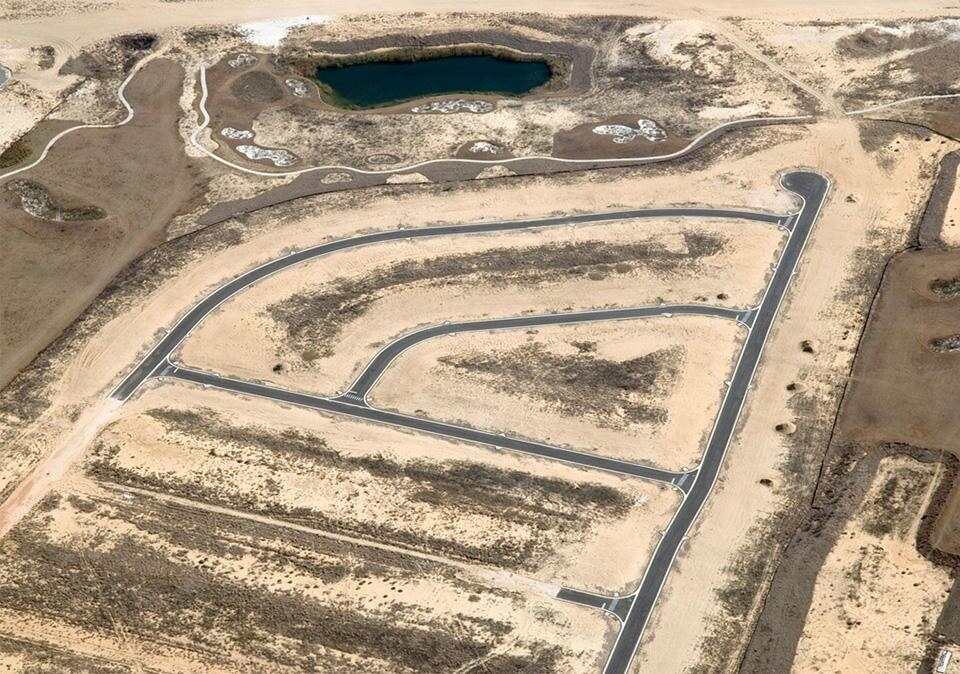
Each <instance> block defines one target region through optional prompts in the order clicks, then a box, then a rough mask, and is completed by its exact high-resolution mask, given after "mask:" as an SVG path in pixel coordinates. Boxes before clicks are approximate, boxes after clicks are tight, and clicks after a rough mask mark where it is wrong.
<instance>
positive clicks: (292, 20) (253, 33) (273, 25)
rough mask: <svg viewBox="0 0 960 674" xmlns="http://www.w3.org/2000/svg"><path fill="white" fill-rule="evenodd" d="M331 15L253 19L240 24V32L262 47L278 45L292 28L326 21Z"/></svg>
mask: <svg viewBox="0 0 960 674" xmlns="http://www.w3.org/2000/svg"><path fill="white" fill-rule="evenodd" d="M329 20H330V17H329V16H323V15H313V16H291V17H288V18H285V19H271V20H269V21H252V22H250V23H242V24H240V32H241V33H244V34H245V35H246V36H247V39H248V40H250V42H252V43H253V44H256V45H260V46H261V47H276V46H277V45H278V44H280V40H282V39H283V38H285V37H286V36H287V32H289V30H290V29H291V28H296V27H298V26H306V25H308V24H317V23H326V22H327V21H329Z"/></svg>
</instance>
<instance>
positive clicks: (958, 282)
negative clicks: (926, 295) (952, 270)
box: [930, 276, 960, 299]
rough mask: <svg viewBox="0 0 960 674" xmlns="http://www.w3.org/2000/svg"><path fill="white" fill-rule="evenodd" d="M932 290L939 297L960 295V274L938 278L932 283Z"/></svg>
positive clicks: (948, 297) (950, 297)
mask: <svg viewBox="0 0 960 674" xmlns="http://www.w3.org/2000/svg"><path fill="white" fill-rule="evenodd" d="M930 290H931V292H933V294H934V295H936V296H937V297H943V298H945V299H953V298H955V297H960V276H954V277H952V278H945V279H937V280H935V281H933V282H932V283H931V284H930Z"/></svg>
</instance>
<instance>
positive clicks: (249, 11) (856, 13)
mask: <svg viewBox="0 0 960 674" xmlns="http://www.w3.org/2000/svg"><path fill="white" fill-rule="evenodd" d="M951 7H952V5H951V2H950V1H949V0H934V1H933V2H928V3H924V5H923V6H909V7H908V6H905V5H904V4H903V3H901V2H895V1H894V0H879V1H877V2H870V3H866V2H855V3H849V4H846V5H842V6H837V5H836V4H835V3H832V2H828V1H827V0H817V1H816V2H813V3H804V4H802V5H798V4H797V3H796V2H793V1H792V0H761V1H758V2H751V3H750V4H748V5H744V4H743V3H742V2H736V1H735V0H720V1H719V2H713V3H710V4H709V5H706V6H703V5H702V3H697V2H691V1H690V0H683V1H681V2H677V3H673V4H671V5H664V4H662V3H655V2H648V1H644V2H639V3H636V4H633V5H630V6H629V7H624V6H623V4H622V3H617V2H612V1H611V0H590V1H588V2H573V1H571V0H561V1H559V2H555V3H551V4H550V6H549V7H544V6H543V5H542V4H538V3H534V2H529V1H527V2H520V3H518V2H505V1H504V0H499V1H498V2H486V3H484V5H483V8H484V10H486V11H491V12H493V11H512V12H517V11H534V12H543V11H549V12H551V13H557V14H564V13H569V14H577V13H584V14H594V13H596V14H621V13H624V12H631V13H635V14H636V15H638V16H666V17H680V18H684V17H689V16H691V14H706V15H708V16H718V17H722V16H745V17H761V18H777V19H780V20H785V21H790V20H800V21H803V20H809V19H810V18H811V17H817V16H830V17H832V18H834V19H841V18H864V17H869V18H874V17H876V18H884V19H896V18H907V17H909V18H916V17H923V16H930V17H939V16H943V15H949V14H950V13H951ZM391 9H392V10H393V11H396V12H402V11H435V12H436V11H452V12H456V11H462V9H463V6H462V4H457V3H452V2H450V1H449V0H416V2H409V3H402V4H400V5H393V6H391ZM382 10H383V5H382V4H380V3H377V2H373V1H372V0H362V1H361V2H358V3H355V4H352V5H351V6H350V12H351V13H358V14H360V13H375V12H381V11H382ZM343 13H344V12H343V5H342V4H339V3H337V2H334V1H333V0H322V1H321V2H316V1H312V0H281V1H279V2H275V3H272V4H270V5H269V6H264V5H263V4H262V3H258V2H254V1H253V0H244V1H242V2H227V1H226V0H212V1H203V0H200V1H197V2H190V3H175V4H170V3H166V2H163V1H162V0H134V1H133V2H124V3H117V2H91V1H90V0H66V1H61V2H58V3H56V4H49V5H45V6H44V9H43V10H41V11H40V12H39V15H40V16H43V15H46V16H45V18H44V21H42V22H38V21H36V17H37V16H38V11H37V9H36V6H35V5H34V6H32V5H29V4H27V3H23V2H19V3H17V4H15V5H13V6H12V7H11V8H10V10H9V11H7V12H5V13H4V16H3V19H4V21H2V22H0V32H2V33H3V34H4V35H9V36H11V41H13V42H14V43H15V44H24V43H25V44H36V43H41V42H43V41H47V42H53V41H55V40H56V41H58V42H59V43H61V44H63V45H64V46H65V47H69V48H72V49H76V48H78V47H79V46H81V45H85V44H88V43H90V42H94V41H97V40H99V39H102V38H104V37H107V36H110V35H115V34H118V33H125V32H135V31H139V30H161V29H165V28H169V27H172V26H182V25H204V24H216V23H231V22H236V23H241V22H248V21H257V20H260V21H262V20H269V19H275V18H277V17H287V16H304V15H310V14H313V15H318V14H322V15H326V16H335V15H340V14H343Z"/></svg>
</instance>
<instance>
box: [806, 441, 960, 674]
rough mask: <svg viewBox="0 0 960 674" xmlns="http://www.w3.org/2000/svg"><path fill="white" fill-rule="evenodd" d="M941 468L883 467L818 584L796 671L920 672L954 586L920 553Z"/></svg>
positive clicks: (901, 462) (903, 462)
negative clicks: (920, 540) (923, 520)
mask: <svg viewBox="0 0 960 674" xmlns="http://www.w3.org/2000/svg"><path fill="white" fill-rule="evenodd" d="M940 465H941V464H939V463H938V464H924V463H920V462H918V461H916V460H915V459H912V458H910V457H903V456H900V457H888V458H885V459H883V460H882V461H881V463H880V468H879V470H878V471H877V475H876V477H875V478H874V481H873V484H872V485H871V487H870V491H869V492H868V493H867V495H866V497H865V498H864V501H863V503H862V504H861V508H860V510H859V511H858V512H857V514H856V515H855V517H854V519H853V520H851V521H850V522H849V524H848V525H847V527H846V530H845V531H844V533H843V536H842V538H841V539H840V540H839V541H838V542H837V544H836V545H835V546H834V548H833V550H832V551H831V553H830V555H829V557H828V558H827V561H826V563H825V564H824V566H823V567H822V569H821V571H820V575H819V577H818V578H817V584H816V587H815V589H814V596H813V602H812V604H811V606H810V610H809V612H808V613H807V622H806V625H805V627H804V631H803V636H802V637H801V639H800V642H799V644H798V646H797V654H796V658H795V660H794V664H793V670H792V671H795V672H815V671H818V672H852V671H867V670H869V671H875V672H903V671H914V670H916V669H917V668H918V667H919V666H920V661H921V659H922V658H923V655H924V651H925V649H926V647H927V644H928V641H929V639H930V638H931V637H932V636H933V630H934V627H935V625H936V622H937V617H938V616H939V615H940V608H941V605H942V603H943V600H944V597H945V596H946V595H947V593H948V592H949V590H950V587H951V586H952V584H953V580H952V578H951V575H950V572H949V570H948V569H945V568H943V567H938V566H934V565H933V564H932V563H931V562H930V561H929V560H927V559H925V558H924V557H922V556H921V555H920V553H918V552H917V549H916V545H915V541H916V537H917V527H918V526H919V524H920V518H921V516H922V515H923V513H924V511H925V510H926V506H927V503H928V501H929V498H930V495H931V494H932V492H933V489H934V488H935V487H936V483H937V475H936V473H937V470H938V469H939V467H940ZM891 486H892V487H893V489H892V490H891V489H890V487H891ZM885 487H886V489H885ZM888 530H889V531H888Z"/></svg>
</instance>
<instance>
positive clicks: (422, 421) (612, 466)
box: [111, 170, 830, 674]
mask: <svg viewBox="0 0 960 674" xmlns="http://www.w3.org/2000/svg"><path fill="white" fill-rule="evenodd" d="M781 184H782V185H783V187H784V188H785V189H787V190H788V191H790V192H793V193H795V194H797V195H799V196H800V198H801V199H802V202H803V207H802V208H801V210H800V211H799V212H798V213H794V214H789V215H782V216H777V215H770V214H766V213H757V212H752V211H737V210H724V209H706V208H668V209H639V210H631V211H622V212H616V213H602V214H586V215H577V216H567V217H564V216H561V217H556V218H545V219H538V220H518V221H509V222H485V223H474V224H470V225H450V226H441V227H426V228H420V229H406V230H403V229H401V230H390V231H385V232H378V233H375V234H368V235H363V236H357V237H353V238H350V239H341V240H338V241H333V242H330V243H325V244H322V245H319V246H315V247H313V248H309V249H306V250H302V251H297V252H294V253H291V254H289V255H287V256H286V257H283V258H279V259H276V260H272V261H270V262H268V263H266V264H264V265H262V266H260V267H257V268H256V269H253V270H251V271H249V272H246V273H244V274H242V275H240V276H238V277H236V278H235V279H233V280H231V281H230V282H228V283H226V284H224V285H223V286H221V287H219V288H218V289H217V290H215V291H214V292H212V293H211V294H209V295H208V296H207V297H205V298H204V299H203V300H201V301H200V302H199V303H198V304H197V305H196V306H194V307H193V308H192V309H191V310H190V311H189V312H187V313H186V314H185V315H184V316H183V317H182V318H181V319H180V320H179V321H178V322H177V323H176V325H174V327H173V328H172V329H171V330H170V331H169V332H168V333H167V334H166V335H165V336H164V337H163V338H162V339H161V340H160V342H159V343H158V344H157V345H156V346H155V347H154V348H153V349H151V350H150V352H149V353H148V354H147V356H146V357H145V358H144V359H143V360H142V361H141V362H140V363H139V364H138V365H137V366H136V367H135V368H134V370H133V371H132V372H130V373H129V374H128V375H127V377H126V378H125V379H124V380H123V381H122V382H121V383H120V385H119V386H117V388H116V389H114V391H113V392H112V394H111V395H112V397H113V398H115V399H117V400H120V401H123V400H127V399H128V398H129V397H130V396H132V395H133V394H134V393H135V392H136V391H137V389H138V388H139V387H140V386H141V385H142V384H143V383H144V382H145V381H147V380H148V379H150V378H155V377H170V378H175V379H180V380H185V381H189V382H193V383H196V384H200V385H204V386H211V387H217V388H221V389H224V390H228V391H231V392H234V393H238V394H243V395H251V396H257V397H262V398H269V399H273V400H277V401H281V402H285V403H290V404H294V405H299V406H304V407H309V408H313V409H317V410H322V411H325V412H332V413H336V414H344V415H348V416H352V417H356V418H360V419H364V420H368V421H374V422H378V423H385V424H390V425H393V426H400V427H405V428H410V429H413V430H416V431H419V432H425V433H430V434H434V435H441V436H445V437H452V438H456V439H459V440H464V441H467V442H471V443H475V444H481V445H488V446H493V447H497V448H501V449H508V450H512V451H517V452H523V453H527V454H534V455H537V456H540V457H543V458H548V459H554V460H560V461H565V462H568V463H573V464H576V465H580V466H583V467H585V468H591V469H600V470H606V471H611V472H615V473H620V474H624V475H630V476H634V477H639V478H643V479H650V480H655V481H659V482H664V483H667V484H670V485H672V486H674V487H676V488H677V489H679V490H680V491H681V492H682V494H683V501H682V503H681V505H680V507H679V508H678V510H677V511H676V513H675V514H674V517H673V519H672V520H671V522H670V524H669V525H668V526H667V528H666V529H665V530H664V531H663V535H662V537H661V540H660V542H659V543H658V545H657V547H656V549H655V551H654V554H653V557H652V558H651V560H650V562H649V563H648V565H647V568H646V571H645V573H644V575H643V578H642V580H641V582H640V585H639V587H638V589H637V591H636V592H634V593H632V594H630V595H627V596H624V597H604V596H602V595H595V594H592V593H588V592H583V591H580V590H573V589H568V588H565V589H563V590H561V591H560V593H559V594H558V598H560V599H564V600H568V601H575V602H577V603H581V604H585V605H588V606H594V607H596V608H601V609H603V610H605V611H607V612H609V613H611V614H613V615H615V616H617V618H618V619H619V620H620V621H621V623H622V626H621V629H620V631H619V634H618V635H617V638H616V641H615V643H614V645H613V648H612V649H611V652H610V655H609V658H608V660H607V662H606V665H605V667H604V672H605V674H624V673H625V672H627V670H628V669H629V666H630V663H631V661H632V660H633V657H634V655H635V653H636V651H637V648H638V646H639V644H640V640H641V638H642V637H643V633H644V629H645V628H646V625H647V622H648V620H649V618H650V615H651V613H652V611H653V609H654V607H655V605H656V602H657V600H658V598H659V595H660V591H661V589H662V587H663V584H664V582H665V580H666V577H667V575H668V573H669V571H670V568H671V567H672V565H673V561H674V559H675V558H676V556H677V554H678V552H679V550H680V547H681V545H682V544H683V542H684V541H685V540H686V537H687V535H688V533H689V531H690V529H691V527H692V526H693V524H694V522H695V521H696V519H697V516H698V515H699V513H700V511H701V509H702V508H703V505H704V503H705V502H706V500H707V498H708V496H709V494H710V492H711V491H712V488H713V485H714V484H715V482H716V478H717V475H718V474H719V471H720V468H721V466H722V463H723V460H724V457H725V455H726V451H727V448H728V446H729V444H730V441H731V439H732V437H733V434H734V432H735V430H736V425H737V421H738V419H739V416H740V412H741V410H742V408H743V404H744V401H745V399H746V397H747V394H748V391H749V389H750V387H751V382H752V380H753V377H754V374H755V372H756V369H757V366H758V364H759V361H760V358H761V355H762V352H763V349H764V346H765V344H766V341H767V338H768V337H769V335H770V331H771V329H772V326H773V323H774V319H775V318H776V315H777V312H778V310H779V307H780V305H781V303H782V301H783V298H784V296H785V295H786V292H787V290H788V288H789V285H790V281H791V279H792V278H793V276H794V274H795V272H796V268H797V265H798V263H799V260H800V257H801V255H802V253H803V250H804V248H805V246H806V244H807V240H808V238H809V236H810V233H811V231H812V229H813V225H814V223H815V222H816V219H817V217H818V215H819V213H820V210H821V208H822V205H823V203H824V201H825V199H826V196H827V193H828V190H829V187H830V183H829V181H828V180H827V178H825V177H824V176H822V175H820V174H818V173H816V172H813V171H802V170H797V171H791V172H788V173H785V174H784V175H783V176H781ZM678 216H682V217H722V218H735V219H745V220H754V221H761V222H767V223H770V224H775V225H777V226H779V227H781V228H783V229H785V230H786V231H787V232H788V234H789V236H788V238H787V242H786V244H785V245H784V247H783V249H782V251H781V255H780V259H779V261H778V262H777V263H776V265H775V267H774V269H773V274H772V276H771V278H770V281H769V283H768V285H767V288H766V290H765V291H764V294H763V298H762V300H761V302H760V304H759V305H757V306H756V307H751V308H747V309H740V310H737V309H726V308H722V307H712V306H707V305H658V306H647V307H634V308H627V309H614V310H600V311H584V312H569V313H561V314H546V315H541V316H522V317H510V318H502V319H491V320H481V321H465V322H459V323H448V324H443V325H438V326H431V327H428V328H424V329H421V330H417V331H414V332H411V333H408V334H406V335H404V336H402V337H400V338H399V339H397V340H395V341H393V342H391V343H390V344H388V345H387V346H386V347H384V348H383V349H382V350H381V351H380V352H379V353H378V354H377V355H376V356H375V357H374V358H373V360H372V361H371V362H370V363H369V364H368V366H367V367H366V368H365V369H364V370H363V371H362V372H361V374H360V376H359V377H358V378H357V379H356V380H355V381H354V383H353V384H352V385H351V386H350V388H349V389H348V391H346V392H345V393H343V394H341V395H339V396H337V397H322V396H314V395H310V394H307V393H301V392H296V391H288V390H285V389H281V388H276V387H272V386H266V385H263V384H259V383H255V382H249V381H243V380H238V379H234V378H230V377H223V376H220V375H217V374H212V373H207V372H200V371H197V370H194V369H190V368H187V367H183V366H180V365H177V364H174V363H172V362H171V360H170V357H171V354H172V353H173V352H174V350H175V349H176V348H177V347H178V346H179V344H180V343H181V342H182V341H183V340H184V339H185V338H186V337H187V336H188V335H189V334H190V332H191V331H192V330H193V329H194V328H195V327H196V326H197V325H198V324H199V323H200V322H201V321H202V320H203V319H204V318H205V317H206V316H207V315H208V314H209V313H210V312H211V311H213V310H214V309H216V308H217V307H218V306H220V305H221V304H222V303H223V302H225V301H226V300H227V299H229V298H230V297H232V296H233V295H235V294H236V293H238V292H240V291H242V290H243V289H245V288H247V287H248V286H250V285H252V284H254V283H256V282H257V281H259V280H261V279H263V278H266V277H268V276H271V275H272V274H275V273H277V272H279V271H282V270H283V269H286V268H288V267H291V266H293V265H295V264H299V263H301V262H304V261H307V260H311V259H314V258H317V257H320V256H322V255H327V254H330V253H334V252H338V251H343V250H348V249H351V248H355V247H357V246H364V245H371V244H374V243H380V242H385V241H395V240H401V239H408V238H416V237H434V236H448V235H463V234H470V233H483V232H501V231H515V230H523V229H531V228H537V227H550V226H557V225H565V224H578V223H595V222H603V221H614V220H626V219H632V218H648V217H678ZM679 314H689V315H707V316H714V317H719V318H727V319H732V320H736V321H738V322H739V323H741V324H742V325H744V326H745V327H746V329H747V331H748V332H747V337H746V339H745V341H744V343H743V346H742V348H741V352H740V356H739V359H738V361H737V365H736V368H735V370H734V373H733V375H732V376H731V379H730V380H729V381H728V382H727V387H726V393H725V395H724V399H723V403H722V405H721V408H720V411H719V413H718V415H717V418H716V420H715V423H714V427H713V430H712V432H711V434H710V438H709V441H708V443H707V447H706V449H705V451H704V453H703V456H702V459H701V462H700V464H699V466H697V467H696V468H694V469H692V470H690V471H685V472H671V471H665V470H662V469H660V468H656V467H652V466H643V465H640V464H636V463H631V462H628V461H621V460H617V459H612V458H608V457H604V456H601V455H598V454H593V453H587V452H580V451H576V450H573V449H567V448H562V447H555V446H552V445H546V444H542V443H537V442H533V441H530V440H524V439H520V438H515V437H507V436H504V435H498V434H494V433H489V432H484V431H481V430H477V429H473V428H468V427H464V426H457V425H454V424H447V423H442V422H438V421H434V420H431V419H426V418H421V417H412V416H407V415H403V414H399V413H396V412H391V411H387V410H381V409H377V408H374V407H371V406H370V405H369V404H368V402H367V394H368V393H369V391H370V390H371V388H372V387H373V386H374V385H375V384H376V382H377V380H378V379H379V377H380V376H381V375H382V373H383V372H384V370H385V369H386V368H387V367H388V366H389V364H390V363H391V362H392V361H393V360H394V359H395V358H396V357H398V356H399V355H400V354H401V353H402V352H403V351H404V350H406V349H408V348H410V347H411V346H413V345H415V344H418V343H420V342H422V341H424V340H427V339H431V338H434V337H438V336H441V335H446V334H457V333H458V332H471V331H485V330H497V329H509V328H519V327H527V326H535V325H560V324H569V323H583V322H588V321H609V320H631V319H642V318H646V317H653V316H671V315H679Z"/></svg>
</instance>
